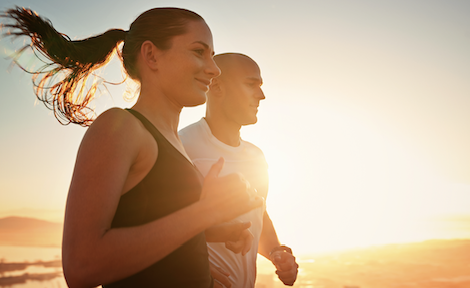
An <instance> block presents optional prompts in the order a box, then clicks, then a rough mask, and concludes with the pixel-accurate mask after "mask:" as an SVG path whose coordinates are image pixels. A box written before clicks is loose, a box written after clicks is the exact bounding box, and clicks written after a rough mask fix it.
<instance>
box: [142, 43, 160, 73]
mask: <svg viewBox="0 0 470 288" xmlns="http://www.w3.org/2000/svg"><path fill="white" fill-rule="evenodd" d="M159 51H160V50H158V48H157V47H156V46H155V45H154V44H153V43H152V42H151V41H149V40H147V41H145V42H144V43H142V45H141V46H140V55H141V56H142V60H143V61H142V62H143V63H144V64H145V65H146V66H147V67H148V68H150V69H151V70H157V64H158V54H159V53H158V52H159Z"/></svg>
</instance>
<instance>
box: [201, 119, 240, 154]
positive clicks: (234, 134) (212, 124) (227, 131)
mask: <svg viewBox="0 0 470 288" xmlns="http://www.w3.org/2000/svg"><path fill="white" fill-rule="evenodd" d="M204 119H205V120H206V122H207V124H208V125H209V128H210V129H211V133H212V135H214V137H215V138H217V139H218V140H219V141H221V142H222V143H225V144H227V145H229V146H232V147H238V146H239V145H240V129H241V126H240V125H238V124H235V123H224V122H223V121H217V120H215V119H213V118H212V117H210V116H208V115H206V117H205V118H204Z"/></svg>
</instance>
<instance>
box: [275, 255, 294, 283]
mask: <svg viewBox="0 0 470 288" xmlns="http://www.w3.org/2000/svg"><path fill="white" fill-rule="evenodd" d="M271 261H272V262H273V264H274V266H276V269H277V270H276V274H277V276H279V279H280V280H281V281H282V283H284V285H288V286H293V285H294V282H295V280H296V279H297V273H298V268H299V265H298V264H297V262H295V257H294V255H292V254H290V253H288V252H286V251H276V252H274V253H273V254H272V255H271Z"/></svg>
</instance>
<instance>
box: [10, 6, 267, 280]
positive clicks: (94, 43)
mask: <svg viewBox="0 0 470 288" xmlns="http://www.w3.org/2000/svg"><path fill="white" fill-rule="evenodd" d="M6 16H7V17H8V18H10V19H13V20H14V21H15V22H14V24H10V25H5V26H6V27H10V28H12V29H13V31H12V32H13V33H12V35H27V36H29V37H31V40H32V44H33V45H34V47H35V48H36V49H38V50H39V51H41V52H42V53H43V55H45V56H46V57H48V58H49V59H50V60H51V61H52V62H54V63H55V66H53V69H50V70H48V71H51V72H47V73H43V74H40V73H37V74H36V75H35V77H36V79H35V80H36V84H37V86H36V95H37V96H38V97H39V98H40V99H41V100H42V101H44V102H45V103H46V105H48V106H49V107H51V108H52V109H53V110H54V113H55V115H56V117H57V118H60V119H61V120H62V121H64V120H65V121H68V122H71V123H77V124H80V125H84V126H88V125H89V126H90V127H89V128H88V130H87V132H86V134H85V136H84V138H83V140H82V143H81V145H80V148H79V151H78V155H77V160H76V164H75V168H74V173H73V177H72V182H71V185H70V190H69V194H68V198H67V206H66V213H65V214H66V215H65V224H64V236H63V247H62V261H63V269H64V275H65V278H66V280H67V283H68V285H69V286H70V287H94V286H97V285H103V286H104V287H212V285H213V284H212V283H213V281H212V278H211V276H210V273H209V265H208V259H207V248H206V244H205V237H204V231H205V230H206V229H208V228H210V227H212V226H214V225H217V224H220V223H222V222H225V221H228V220H230V219H233V218H234V217H236V216H238V215H240V214H243V213H246V212H248V211H249V210H251V209H254V208H256V207H258V206H260V205H262V199H259V198H254V199H253V198H251V197H250V196H249V194H248V193H247V190H248V187H249V185H248V184H247V183H246V181H244V179H243V178H242V177H241V176H240V175H237V174H232V175H228V176H225V177H218V173H219V172H220V169H221V168H222V165H223V159H220V160H219V161H218V162H217V163H216V164H214V166H212V169H211V171H210V172H209V174H208V175H207V177H206V178H205V179H202V176H201V175H200V173H199V172H198V171H197V169H196V168H195V167H194V166H193V165H192V163H191V161H190V160H189V158H188V156H187V155H186V153H185V151H184V149H183V146H182V144H181V142H180V140H179V138H178V134H177V127H178V120H179V114H180V112H181V110H182V108H183V107H185V106H195V105H200V104H202V103H204V102H205V92H206V91H207V89H208V85H209V84H210V81H211V79H212V78H214V77H216V76H218V75H219V73H220V71H219V69H218V67H217V66H216V65H215V63H214V61H213V59H212V57H213V55H214V51H213V50H214V49H213V42H212V35H211V32H210V29H209V27H208V26H207V24H206V23H205V22H204V20H203V19H202V18H201V16H199V15H197V14H196V13H194V12H191V11H188V10H184V9H178V8H155V9H151V10H149V11H146V12H144V13H143V14H141V15H140V16H139V17H138V18H137V19H136V20H135V21H134V22H133V23H132V24H131V26H130V29H129V31H123V30H118V29H112V30H109V31H107V32H105V33H103V34H101V35H98V36H95V37H92V38H88V39H85V40H80V41H70V40H68V38H66V36H63V35H62V34H60V33H58V32H57V31H55V30H54V28H53V27H52V25H51V23H50V22H48V21H45V20H43V19H42V18H41V17H39V16H38V15H37V14H35V13H34V12H32V11H30V10H27V9H24V8H16V9H11V10H8V11H7V12H6ZM15 29H16V30H15ZM121 42H124V45H123V48H122V51H121V53H120V54H121V56H122V62H123V65H124V68H125V70H126V72H127V74H128V75H129V76H130V77H131V78H132V79H134V80H136V81H138V82H139V84H140V95H139V98H138V100H137V102H136V104H135V106H134V107H133V108H132V109H129V110H123V109H119V108H113V109H110V110H108V111H106V112H104V113H102V114H101V115H100V116H99V117H97V118H96V119H95V120H94V121H92V119H90V118H89V117H88V115H89V110H88V109H89V108H88V107H87V106H86V105H87V104H88V102H89V101H90V100H91V99H92V98H93V95H94V91H95V90H96V86H92V87H91V88H90V89H89V90H88V91H86V88H83V87H84V86H83V85H84V84H83V82H84V81H83V80H86V78H87V77H88V76H89V75H91V73H92V72H93V71H94V70H95V69H97V68H98V67H101V66H102V65H104V64H105V63H106V62H107V61H108V60H109V58H110V57H111V55H112V54H113V53H112V52H113V51H114V49H116V47H117V45H118V44H119V43H121ZM61 73H62V74H61ZM61 75H65V76H63V79H61V80H60V81H56V79H57V77H59V76H61ZM82 88H83V89H82ZM84 89H85V90H84ZM77 95H78V96H77ZM90 123H92V124H91V125H90ZM221 190H224V191H223V193H221V192H220V191H221Z"/></svg>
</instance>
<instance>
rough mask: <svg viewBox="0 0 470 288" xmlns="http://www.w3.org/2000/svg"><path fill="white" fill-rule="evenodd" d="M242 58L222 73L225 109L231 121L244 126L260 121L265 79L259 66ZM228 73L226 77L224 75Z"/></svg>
mask: <svg viewBox="0 0 470 288" xmlns="http://www.w3.org/2000/svg"><path fill="white" fill-rule="evenodd" d="M239 57H241V59H239V60H240V61H237V62H236V63H233V65H231V66H230V69H228V71H227V70H226V71H225V72H224V71H223V72H222V75H221V76H220V77H221V82H222V83H221V84H222V89H223V97H224V98H223V109H224V113H225V115H226V117H227V118H228V120H229V121H233V122H235V123H236V124H238V125H240V126H243V125H249V124H255V123H256V122H257V121H258V118H257V117H256V114H257V113H258V106H259V102H260V101H261V100H263V99H265V97H264V93H263V90H262V89H261V85H262V84H263V79H262V78H261V72H260V69H259V67H258V65H257V64H256V63H255V62H253V61H252V60H251V59H249V58H246V57H242V56H239ZM224 73H226V74H225V75H223V74H224Z"/></svg>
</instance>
